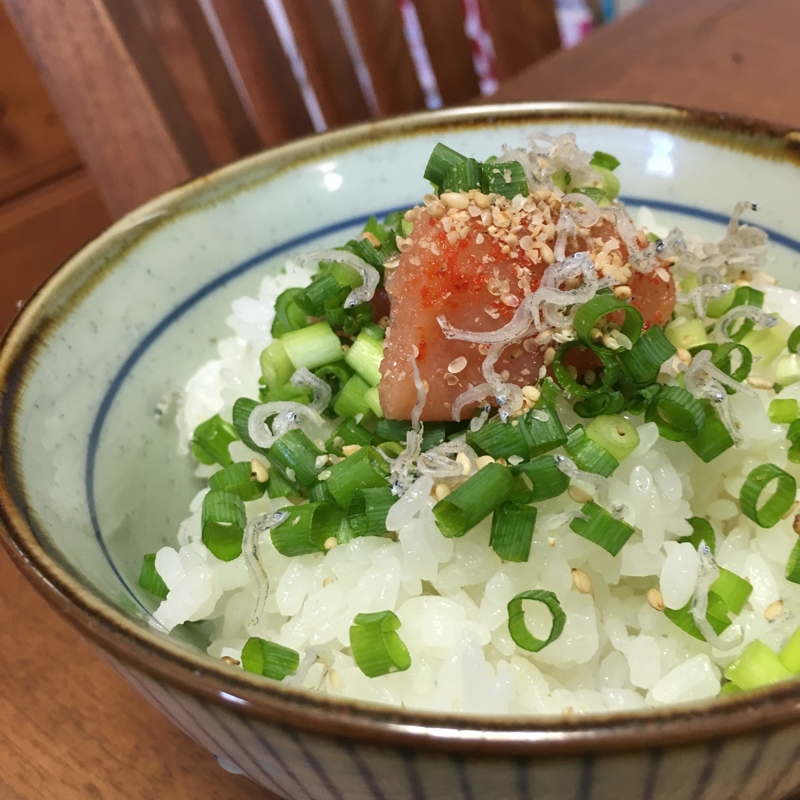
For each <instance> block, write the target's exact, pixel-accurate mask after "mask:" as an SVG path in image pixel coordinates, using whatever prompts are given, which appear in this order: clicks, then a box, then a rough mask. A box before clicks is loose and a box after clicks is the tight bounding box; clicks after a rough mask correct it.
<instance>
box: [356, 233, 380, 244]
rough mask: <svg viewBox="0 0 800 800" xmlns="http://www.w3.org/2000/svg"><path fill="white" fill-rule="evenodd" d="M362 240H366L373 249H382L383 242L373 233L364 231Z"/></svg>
mask: <svg viewBox="0 0 800 800" xmlns="http://www.w3.org/2000/svg"><path fill="white" fill-rule="evenodd" d="M359 238H360V239H366V240H367V241H368V242H369V243H370V244H371V245H372V246H373V247H380V246H381V240H380V239H379V238H378V237H377V236H376V235H375V234H374V233H372V231H364V232H363V233H362V234H361V236H360V237H359Z"/></svg>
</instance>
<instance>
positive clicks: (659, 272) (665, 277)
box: [656, 267, 669, 283]
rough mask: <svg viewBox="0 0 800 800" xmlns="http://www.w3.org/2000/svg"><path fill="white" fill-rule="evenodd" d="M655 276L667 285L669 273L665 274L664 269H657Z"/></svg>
mask: <svg viewBox="0 0 800 800" xmlns="http://www.w3.org/2000/svg"><path fill="white" fill-rule="evenodd" d="M656 275H658V277H659V278H661V280H662V281H664V283H669V272H667V271H666V270H665V269H664V267H659V268H658V269H657V270H656Z"/></svg>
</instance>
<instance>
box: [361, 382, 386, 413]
mask: <svg viewBox="0 0 800 800" xmlns="http://www.w3.org/2000/svg"><path fill="white" fill-rule="evenodd" d="M364 402H365V403H366V404H367V405H368V406H369V410H370V411H371V412H372V413H373V414H374V415H375V416H376V417H378V418H379V419H382V418H383V408H382V407H381V396H380V393H379V392H378V387H377V386H370V387H369V389H367V391H366V392H364Z"/></svg>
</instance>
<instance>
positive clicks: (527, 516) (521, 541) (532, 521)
mask: <svg viewBox="0 0 800 800" xmlns="http://www.w3.org/2000/svg"><path fill="white" fill-rule="evenodd" d="M535 525H536V509H535V508H534V507H533V506H527V505H520V504H519V503H503V505H501V506H500V507H499V508H498V509H497V510H496V511H495V512H494V516H493V517H492V532H491V535H490V537H489V545H490V547H491V548H492V549H493V550H494V551H495V553H497V555H498V556H500V558H502V559H503V561H527V560H528V558H529V556H530V554H531V542H532V541H533V528H534V526H535Z"/></svg>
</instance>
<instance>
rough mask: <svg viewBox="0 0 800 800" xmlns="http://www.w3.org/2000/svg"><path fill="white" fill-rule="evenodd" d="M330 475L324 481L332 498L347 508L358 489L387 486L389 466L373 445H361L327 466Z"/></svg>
mask: <svg viewBox="0 0 800 800" xmlns="http://www.w3.org/2000/svg"><path fill="white" fill-rule="evenodd" d="M327 471H328V472H329V473H330V476H329V477H328V479H327V480H326V481H325V482H326V483H327V485H328V489H329V490H330V493H331V495H333V499H334V500H335V501H336V502H337V503H338V504H339V505H340V506H341V507H342V508H345V509H346V508H347V507H348V506H349V505H350V501H351V500H352V499H353V495H354V494H355V493H356V492H357V491H358V490H359V489H377V488H382V487H384V486H388V482H387V480H386V479H387V476H388V475H389V473H390V471H391V468H390V467H389V464H388V462H387V461H386V459H385V458H384V457H383V455H382V454H381V453H380V451H379V450H378V449H377V448H375V447H362V448H361V449H360V450H359V451H358V452H356V453H353V455H351V456H348V457H347V458H344V459H342V460H341V461H339V462H338V463H336V464H333V465H331V466H330V467H328V468H327Z"/></svg>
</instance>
